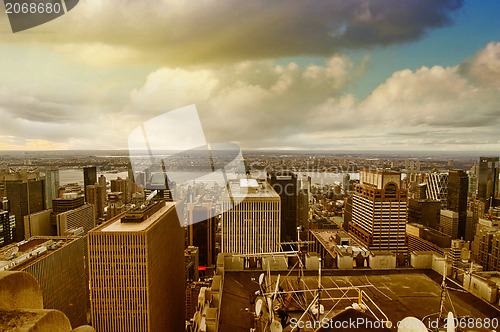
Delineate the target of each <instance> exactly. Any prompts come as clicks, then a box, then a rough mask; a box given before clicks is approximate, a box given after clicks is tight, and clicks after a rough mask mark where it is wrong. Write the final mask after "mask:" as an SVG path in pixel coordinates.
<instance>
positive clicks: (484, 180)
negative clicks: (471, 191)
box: [477, 157, 499, 205]
mask: <svg viewBox="0 0 500 332" xmlns="http://www.w3.org/2000/svg"><path fill="white" fill-rule="evenodd" d="M498 171H499V158H498V157H480V158H479V174H478V181H477V197H478V198H479V199H481V200H483V201H489V200H490V199H491V198H492V197H493V198H494V195H495V189H496V188H497V182H498ZM488 205H489V202H488Z"/></svg>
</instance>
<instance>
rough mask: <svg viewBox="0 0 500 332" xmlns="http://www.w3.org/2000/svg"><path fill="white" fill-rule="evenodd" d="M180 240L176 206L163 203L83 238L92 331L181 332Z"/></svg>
mask: <svg viewBox="0 0 500 332" xmlns="http://www.w3.org/2000/svg"><path fill="white" fill-rule="evenodd" d="M183 234H184V231H183V229H182V228H181V226H180V224H179V220H178V218H177V212H176V203H172V202H165V201H160V202H157V203H155V204H150V205H148V206H146V207H145V208H142V209H141V208H138V209H135V210H133V211H131V212H128V213H123V214H120V215H118V216H116V217H115V218H113V219H111V220H109V221H108V222H106V223H104V224H102V225H101V226H99V227H97V228H95V229H94V230H92V231H90V232H89V233H88V241H89V242H88V245H89V268H90V289H91V299H92V303H91V304H92V305H91V310H92V326H93V327H94V328H95V329H96V331H98V332H105V331H183V330H184V328H185V326H184V305H185V303H184V301H185V285H184V273H182V271H184V235H183Z"/></svg>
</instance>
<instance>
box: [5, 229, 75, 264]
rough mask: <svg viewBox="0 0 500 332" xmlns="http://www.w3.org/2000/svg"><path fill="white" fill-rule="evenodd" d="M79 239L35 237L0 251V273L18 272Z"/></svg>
mask: <svg viewBox="0 0 500 332" xmlns="http://www.w3.org/2000/svg"><path fill="white" fill-rule="evenodd" d="M78 239H80V237H72V236H68V237H61V236H35V237H32V238H30V239H28V240H25V241H21V242H18V243H12V244H9V245H7V246H5V247H3V248H1V249H0V271H3V270H12V271H19V270H22V269H23V268H25V267H27V266H28V265H31V264H33V263H35V262H37V261H39V260H41V259H43V258H44V257H45V256H47V255H49V254H51V253H52V252H54V251H56V250H58V249H60V248H62V247H64V246H65V245H67V244H69V243H71V242H73V241H76V240H78Z"/></svg>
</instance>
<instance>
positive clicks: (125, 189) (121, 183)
mask: <svg viewBox="0 0 500 332" xmlns="http://www.w3.org/2000/svg"><path fill="white" fill-rule="evenodd" d="M110 183H111V186H110V188H111V191H112V192H121V193H122V199H123V203H125V204H127V203H130V199H131V196H132V193H131V189H132V188H131V187H130V183H128V179H122V178H120V177H118V178H117V179H115V180H111V181H110Z"/></svg>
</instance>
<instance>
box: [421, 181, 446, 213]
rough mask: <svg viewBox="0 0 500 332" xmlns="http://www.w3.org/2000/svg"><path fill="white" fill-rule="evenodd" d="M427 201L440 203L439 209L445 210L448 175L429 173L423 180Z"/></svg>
mask: <svg viewBox="0 0 500 332" xmlns="http://www.w3.org/2000/svg"><path fill="white" fill-rule="evenodd" d="M425 183H426V184H427V192H426V196H427V198H428V199H432V200H434V201H440V202H441V208H443V209H445V208H446V197H448V173H439V172H431V173H429V175H428V176H427V178H426V179H425Z"/></svg>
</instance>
